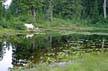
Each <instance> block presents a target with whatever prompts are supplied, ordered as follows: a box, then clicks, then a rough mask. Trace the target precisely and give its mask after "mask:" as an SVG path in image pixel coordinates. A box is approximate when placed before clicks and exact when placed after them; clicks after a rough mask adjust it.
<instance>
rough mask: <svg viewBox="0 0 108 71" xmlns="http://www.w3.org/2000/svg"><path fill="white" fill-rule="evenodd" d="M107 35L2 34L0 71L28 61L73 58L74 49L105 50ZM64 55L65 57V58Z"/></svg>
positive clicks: (75, 50)
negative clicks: (28, 35)
mask: <svg viewBox="0 0 108 71" xmlns="http://www.w3.org/2000/svg"><path fill="white" fill-rule="evenodd" d="M107 48H108V36H106V35H81V34H70V35H51V34H44V35H34V36H33V37H30V38H28V37H26V36H25V35H15V36H3V37H1V38H0V71H8V68H11V67H16V66H17V67H19V66H26V65H27V64H29V63H35V64H36V63H37V64H39V63H44V62H45V63H53V62H63V61H67V60H69V58H70V59H72V58H71V57H68V55H75V54H77V52H92V51H96V52H101V49H103V51H104V52H106V51H107V50H106V49H107ZM64 58H67V59H66V60H64Z"/></svg>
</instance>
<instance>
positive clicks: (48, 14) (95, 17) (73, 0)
mask: <svg viewBox="0 0 108 71" xmlns="http://www.w3.org/2000/svg"><path fill="white" fill-rule="evenodd" d="M3 2H5V0H1V1H0V5H1V6H0V28H1V29H3V28H9V29H10V28H11V29H16V30H23V29H24V26H23V25H24V23H30V22H31V23H33V24H34V25H35V26H38V27H44V28H47V27H53V26H60V25H76V26H95V27H106V26H107V25H108V18H107V12H108V7H107V5H108V3H107V1H106V0H12V3H11V5H10V6H9V8H5V7H6V6H4V5H3Z"/></svg>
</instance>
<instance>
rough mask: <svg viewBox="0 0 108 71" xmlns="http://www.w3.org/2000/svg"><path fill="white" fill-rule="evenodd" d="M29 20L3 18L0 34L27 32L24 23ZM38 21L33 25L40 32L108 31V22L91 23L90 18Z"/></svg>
mask: <svg viewBox="0 0 108 71" xmlns="http://www.w3.org/2000/svg"><path fill="white" fill-rule="evenodd" d="M30 21H32V20H30ZM27 22H28V21H23V20H22V19H21V18H20V17H19V18H12V19H10V20H8V21H6V20H5V19H4V20H1V23H0V24H1V27H2V28H1V27H0V36H1V35H3V34H4V33H10V34H16V33H25V32H26V28H25V27H24V24H25V23H27ZM36 22H37V23H36ZM36 22H33V25H34V26H35V27H39V30H40V31H39V32H43V33H60V34H71V33H73V32H75V33H81V32H90V33H93V32H95V33H98V32H99V33H108V28H107V27H108V24H103V23H95V24H94V23H89V22H88V20H75V19H74V20H66V19H59V18H54V19H53V20H52V21H51V22H50V21H46V20H37V21H36ZM3 23H4V24H3ZM3 27H5V28H3ZM34 31H35V30H34ZM35 33H37V32H35ZM85 34H88V33H85Z"/></svg>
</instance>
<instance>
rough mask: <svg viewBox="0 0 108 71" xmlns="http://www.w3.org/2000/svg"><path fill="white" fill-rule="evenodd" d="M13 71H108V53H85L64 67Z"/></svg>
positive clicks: (16, 69) (37, 66)
mask: <svg viewBox="0 0 108 71" xmlns="http://www.w3.org/2000/svg"><path fill="white" fill-rule="evenodd" d="M11 71H108V53H107V52H106V53H99V54H97V53H85V54H84V55H83V56H82V57H81V59H78V60H76V61H74V62H70V63H67V64H65V65H63V66H59V65H54V66H53V67H50V66H49V65H47V64H41V65H36V66H35V67H33V68H31V69H29V68H22V67H20V68H13V69H11Z"/></svg>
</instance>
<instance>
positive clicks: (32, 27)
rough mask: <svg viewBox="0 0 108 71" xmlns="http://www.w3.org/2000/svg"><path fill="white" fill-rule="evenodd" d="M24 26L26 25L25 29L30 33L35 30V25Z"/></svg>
mask: <svg viewBox="0 0 108 71" xmlns="http://www.w3.org/2000/svg"><path fill="white" fill-rule="evenodd" d="M24 25H25V27H26V28H27V30H28V31H30V30H33V29H34V26H33V24H24Z"/></svg>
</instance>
